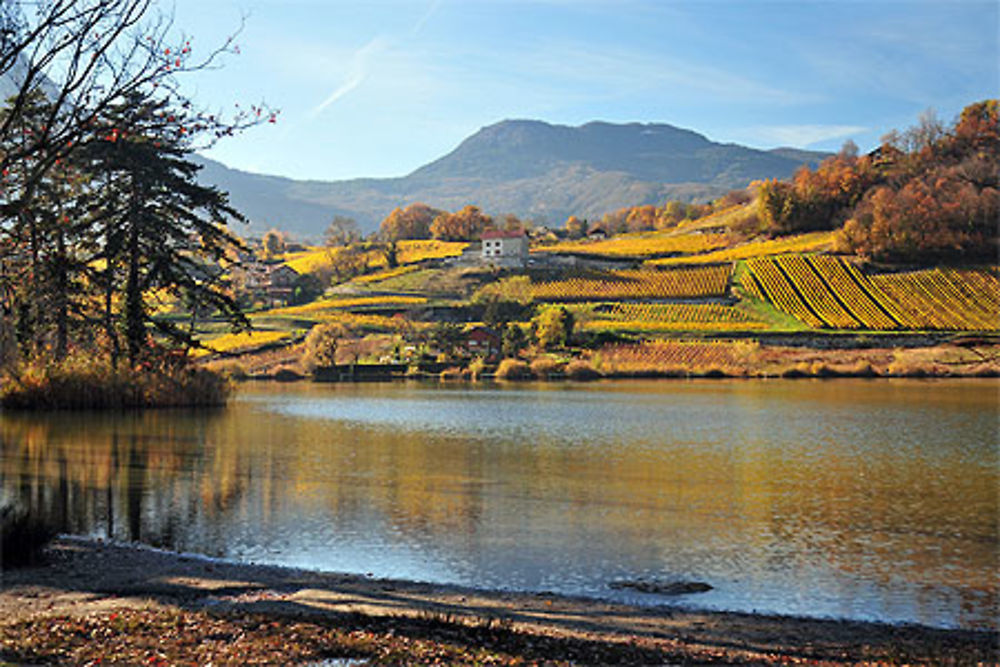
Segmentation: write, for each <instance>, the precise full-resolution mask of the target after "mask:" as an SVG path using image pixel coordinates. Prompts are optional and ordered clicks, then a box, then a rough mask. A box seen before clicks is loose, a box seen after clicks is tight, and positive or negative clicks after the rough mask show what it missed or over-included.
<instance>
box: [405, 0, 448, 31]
mask: <svg viewBox="0 0 1000 667" xmlns="http://www.w3.org/2000/svg"><path fill="white" fill-rule="evenodd" d="M442 2H443V0H431V3H430V5H428V7H427V11H425V12H424V13H423V14H422V15H421V16H420V18H419V19H417V22H416V23H414V24H413V28H411V29H410V37H416V36H417V35H419V34H420V31H421V30H423V29H424V26H425V25H426V24H427V22H428V21H429V20H430V18H431V17H432V16H433V15H434V13H435V12H436V11H437V10H438V8H439V7H440V6H441V4H442Z"/></svg>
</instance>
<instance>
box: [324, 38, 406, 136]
mask: <svg viewBox="0 0 1000 667" xmlns="http://www.w3.org/2000/svg"><path fill="white" fill-rule="evenodd" d="M386 43H387V42H386V40H385V39H384V38H382V37H376V38H374V39H372V40H371V41H370V42H368V43H367V44H365V45H364V46H362V47H361V48H360V49H358V50H357V51H355V52H354V55H353V56H351V67H350V69H349V70H348V73H347V78H346V79H345V81H344V82H343V83H342V84H340V85H339V86H337V87H336V88H335V89H334V91H333V92H332V93H330V94H329V95H327V96H326V99H325V100H323V101H322V102H320V103H319V104H318V105H317V106H316V107H315V108H314V109H313V110H312V111H311V112H309V115H310V116H311V117H313V118H315V117H316V116H318V115H320V114H321V113H323V112H324V111H326V109H327V108H328V107H329V106H330V105H331V104H333V103H334V102H336V101H337V100H339V99H340V98H342V97H344V95H347V94H348V93H349V92H351V91H352V90H354V89H355V88H357V87H358V86H360V85H361V84H362V83H364V81H365V79H367V78H368V75H369V74H370V73H371V65H370V60H371V56H372V54H374V53H376V52H378V51H381V50H382V49H384V48H385V46H386Z"/></svg>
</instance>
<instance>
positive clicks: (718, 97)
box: [513, 42, 821, 105]
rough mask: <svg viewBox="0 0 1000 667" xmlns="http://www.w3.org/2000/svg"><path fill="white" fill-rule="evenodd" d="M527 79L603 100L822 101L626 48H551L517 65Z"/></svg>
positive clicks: (565, 45)
mask: <svg viewBox="0 0 1000 667" xmlns="http://www.w3.org/2000/svg"><path fill="white" fill-rule="evenodd" d="M513 62H514V63H515V65H514V67H516V68H517V69H518V70H519V71H521V72H526V73H529V72H530V75H529V78H532V77H534V78H538V79H542V80H544V81H553V82H555V83H556V84H557V85H562V86H582V87H585V88H587V89H588V90H591V91H595V92H597V91H604V93H605V94H611V95H616V96H617V95H623V94H641V95H644V96H647V97H650V96H651V97H652V98H655V97H658V96H660V95H664V94H669V95H674V94H676V95H678V96H681V95H703V96H707V97H708V98H709V99H710V100H711V101H712V102H713V103H721V102H728V103H733V102H746V103H755V104H771V105H793V104H805V103H815V102H819V101H821V98H820V96H818V95H816V94H813V93H807V92H801V91H797V90H794V89H788V88H783V87H778V86H774V85H770V84H768V83H764V82H761V81H758V80H755V79H754V78H752V77H750V76H746V75H744V74H742V73H739V72H737V71H735V70H729V69H723V68H720V67H716V66H713V65H709V64H705V63H700V62H698V61H697V60H695V59H694V58H690V59H687V58H683V59H682V58H677V57H672V56H668V55H665V54H662V53H649V52H645V51H642V50H640V49H638V48H636V49H632V48H628V47H619V48H608V47H604V48H601V49H597V48H594V47H593V46H589V45H582V44H579V43H572V42H564V43H562V44H553V43H547V44H545V45H544V46H543V47H542V48H540V49H537V50H526V51H524V52H523V53H521V54H519V55H518V56H516V57H515V58H514V59H513Z"/></svg>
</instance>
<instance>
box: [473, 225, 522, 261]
mask: <svg viewBox="0 0 1000 667" xmlns="http://www.w3.org/2000/svg"><path fill="white" fill-rule="evenodd" d="M482 241H483V248H482V255H481V257H482V261H483V263H484V264H493V265H495V266H516V267H521V266H524V265H525V264H526V263H527V262H528V235H527V234H526V233H525V231H524V230H523V229H515V230H503V229H489V230H486V231H485V232H483V236H482Z"/></svg>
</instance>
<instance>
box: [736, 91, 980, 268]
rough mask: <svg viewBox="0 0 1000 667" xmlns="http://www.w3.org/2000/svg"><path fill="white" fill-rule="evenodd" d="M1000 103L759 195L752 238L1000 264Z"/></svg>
mask: <svg viewBox="0 0 1000 667" xmlns="http://www.w3.org/2000/svg"><path fill="white" fill-rule="evenodd" d="M998 178H1000V131H998V101H997V100H985V101H982V102H977V103H975V104H971V105H969V106H968V107H966V108H965V109H964V110H963V111H962V113H961V114H960V116H959V117H958V119H957V120H956V121H955V122H954V123H953V124H952V125H950V126H945V125H944V124H942V123H941V122H940V121H938V120H937V119H936V118H935V117H934V116H933V115H932V114H926V115H924V116H923V117H922V118H921V121H920V123H919V124H918V125H917V126H915V127H913V128H911V129H909V130H906V131H905V132H893V133H891V134H889V135H888V136H886V137H885V138H884V139H883V143H882V145H881V146H880V147H879V148H878V149H876V150H875V151H873V152H871V153H870V154H868V155H858V154H857V150H856V147H854V146H853V144H848V145H847V146H846V147H845V150H842V151H841V152H840V153H839V154H838V155H836V156H834V157H831V158H829V159H827V160H826V161H824V162H823V163H822V164H820V165H819V167H817V168H816V169H809V168H802V169H800V170H799V171H798V172H797V173H796V174H795V176H794V177H793V178H792V179H791V180H790V181H774V180H771V181H764V182H760V183H756V184H754V186H753V187H754V188H755V189H756V192H757V194H756V196H757V199H756V208H755V213H756V215H755V216H751V217H749V218H746V219H745V220H744V221H743V222H742V228H741V229H739V230H738V231H741V232H743V233H750V234H754V233H764V234H768V235H782V234H793V233H798V232H806V231H814V230H826V229H828V230H837V229H840V230H841V231H840V233H839V234H838V240H837V243H838V248H839V249H840V250H841V251H844V252H850V253H855V254H857V255H859V256H861V257H865V258H869V259H874V260H879V261H886V262H908V263H931V262H937V261H948V260H953V259H956V258H960V259H996V257H997V250H998V219H1000V195H998Z"/></svg>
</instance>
